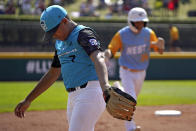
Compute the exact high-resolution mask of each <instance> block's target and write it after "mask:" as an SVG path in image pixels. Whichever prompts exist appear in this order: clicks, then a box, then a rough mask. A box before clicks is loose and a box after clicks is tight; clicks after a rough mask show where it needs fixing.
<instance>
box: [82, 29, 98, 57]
mask: <svg viewBox="0 0 196 131" xmlns="http://www.w3.org/2000/svg"><path fill="white" fill-rule="evenodd" d="M78 43H79V44H80V45H81V46H82V47H83V49H84V50H85V51H86V53H87V54H88V55H89V56H90V55H91V53H92V52H94V51H96V50H101V46H100V40H99V39H98V35H97V34H96V33H95V32H94V31H93V30H91V29H86V28H85V29H83V30H81V31H80V32H79V35H78Z"/></svg>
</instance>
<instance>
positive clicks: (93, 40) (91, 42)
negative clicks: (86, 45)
mask: <svg viewBox="0 0 196 131" xmlns="http://www.w3.org/2000/svg"><path fill="white" fill-rule="evenodd" d="M89 42H90V44H91V45H96V46H97V45H99V42H98V41H97V40H96V39H90V40H89Z"/></svg>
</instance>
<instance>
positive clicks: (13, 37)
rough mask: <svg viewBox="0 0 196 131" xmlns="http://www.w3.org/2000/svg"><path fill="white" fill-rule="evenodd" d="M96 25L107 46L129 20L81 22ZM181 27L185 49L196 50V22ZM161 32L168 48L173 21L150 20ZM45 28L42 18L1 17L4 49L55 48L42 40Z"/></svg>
mask: <svg viewBox="0 0 196 131" xmlns="http://www.w3.org/2000/svg"><path fill="white" fill-rule="evenodd" d="M78 24H83V25H86V26H89V27H92V28H93V29H94V30H95V31H96V32H97V33H98V35H99V36H100V39H101V41H102V43H103V48H106V47H107V45H108V43H109V42H110V40H111V38H112V36H113V35H114V34H115V33H116V31H118V30H119V29H120V28H122V27H124V26H126V25H127V23H111V22H78ZM173 25H176V26H177V27H178V28H179V32H180V41H181V44H182V49H183V51H196V37H195V34H194V33H195V32H196V23H193V24H175V23H173ZM148 26H149V27H151V28H152V29H153V30H154V31H155V32H156V34H157V36H161V37H164V38H165V40H166V50H167V48H168V41H169V24H167V23H149V24H148ZM43 34H44V32H43V31H42V29H41V27H40V25H39V21H20V20H18V21H17V20H14V21H11V20H1V21H0V51H1V52H3V51H27V52H28V51H38V52H39V51H53V50H54V44H53V43H54V41H52V42H50V43H44V42H43V41H42V36H43Z"/></svg>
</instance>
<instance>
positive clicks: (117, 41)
mask: <svg viewBox="0 0 196 131" xmlns="http://www.w3.org/2000/svg"><path fill="white" fill-rule="evenodd" d="M108 49H110V50H111V52H112V55H113V56H114V55H115V53H116V52H117V51H119V50H121V49H122V41H121V37H120V33H119V32H117V33H116V34H115V35H114V36H113V38H112V40H111V42H110V43H109V45H108Z"/></svg>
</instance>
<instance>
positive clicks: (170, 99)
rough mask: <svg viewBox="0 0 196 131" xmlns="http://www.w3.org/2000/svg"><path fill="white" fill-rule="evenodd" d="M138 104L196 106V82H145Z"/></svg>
mask: <svg viewBox="0 0 196 131" xmlns="http://www.w3.org/2000/svg"><path fill="white" fill-rule="evenodd" d="M138 104H139V105H169V104H196V81H193V80H192V81H191V80H190V81H180V80H179V81H145V82H144V85H143V89H142V91H141V94H140V95H139V97H138Z"/></svg>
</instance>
